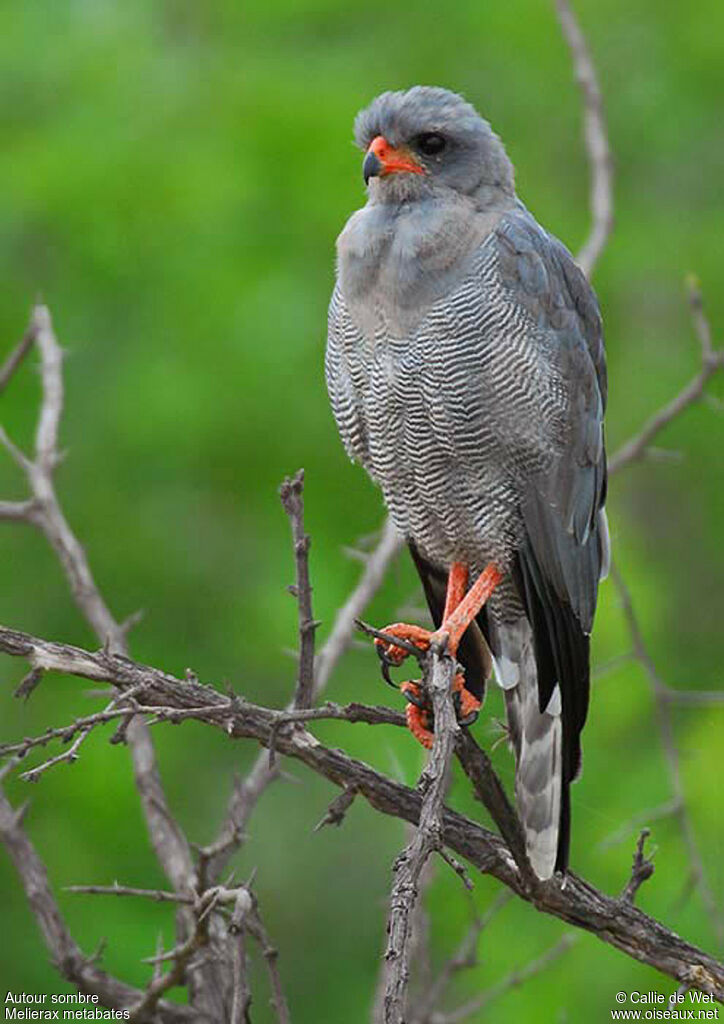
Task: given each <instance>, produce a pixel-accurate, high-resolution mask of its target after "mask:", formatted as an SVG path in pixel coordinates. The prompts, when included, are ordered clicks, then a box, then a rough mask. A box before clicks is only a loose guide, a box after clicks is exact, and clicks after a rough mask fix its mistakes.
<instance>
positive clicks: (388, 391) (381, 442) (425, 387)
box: [364, 342, 522, 571]
mask: <svg viewBox="0 0 724 1024" xmlns="http://www.w3.org/2000/svg"><path fill="white" fill-rule="evenodd" d="M364 404H365V417H364V418H365V428H366V435H367V460H368V463H367V464H368V467H369V469H370V471H371V473H372V476H373V477H374V479H375V480H376V482H377V483H378V484H379V485H380V487H381V489H382V492H383V494H384V498H385V503H386V505H387V507H388V509H389V511H390V514H391V516H392V519H393V521H394V522H395V525H396V526H397V528H398V529H399V530H400V531H401V532H402V533H403V534H404V535H405V536H406V537H407V538H409V539H411V540H413V541H414V542H415V544H416V545H417V547H418V548H420V550H421V551H422V552H423V554H425V555H426V557H427V558H428V559H430V560H431V561H432V562H434V563H436V564H439V565H441V566H445V567H446V566H449V565H450V563H451V562H453V561H464V562H466V563H467V564H468V565H470V566H471V568H473V570H477V571H482V569H483V568H484V567H485V566H486V565H487V564H488V563H489V562H491V561H494V562H496V563H497V564H500V565H501V567H503V566H505V565H507V563H508V562H509V560H510V557H511V555H512V553H513V551H514V550H515V548H516V546H517V543H518V541H519V538H520V533H521V528H522V522H521V516H520V511H519V487H518V480H517V474H516V471H515V469H516V468H515V465H514V464H513V461H512V460H511V458H510V457H509V454H508V452H507V450H506V444H505V438H504V436H501V427H500V425H498V424H496V422H495V418H494V417H492V418H491V419H490V420H486V417H485V410H484V409H483V410H481V409H479V408H478V409H476V411H475V412H476V414H475V416H474V419H473V420H472V421H471V422H469V423H468V422H466V421H465V417H464V415H462V414H461V412H460V411H457V412H456V409H455V407H454V403H451V402H450V395H449V393H446V389H445V388H444V387H442V388H441V387H440V381H439V379H438V377H437V374H436V373H435V372H434V365H431V364H430V362H429V360H426V359H425V354H424V353H422V352H421V351H420V350H419V349H416V348H414V347H412V346H409V345H403V344H402V343H400V344H399V345H396V343H394V342H393V343H390V344H388V345H386V346H385V347H384V349H378V351H377V353H376V356H375V360H374V366H373V368H372V373H371V375H370V379H369V386H368V389H367V394H366V400H365V403H364Z"/></svg>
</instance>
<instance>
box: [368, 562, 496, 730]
mask: <svg viewBox="0 0 724 1024" xmlns="http://www.w3.org/2000/svg"><path fill="white" fill-rule="evenodd" d="M502 578H503V574H502V573H501V572H500V570H499V569H498V568H497V567H496V566H495V565H493V564H490V565H489V566H488V567H487V568H486V569H485V570H484V572H482V573H481V574H480V576H479V577H478V578H477V579H476V581H475V583H474V584H473V585H472V587H471V588H470V589H469V590H467V584H468V569H467V566H466V565H464V564H463V563H462V562H454V563H453V564H452V566H451V567H450V573H449V576H448V584H447V596H446V600H445V611H444V612H443V617H442V623H441V624H440V628H439V629H437V630H436V631H435V632H434V633H431V632H430V630H428V629H423V628H422V627H421V626H411V625H409V624H408V623H406V622H396V623H394V624H393V625H391V626H387V627H386V629H384V630H383V632H384V633H389V634H391V635H392V636H394V637H396V638H397V639H399V640H402V641H405V642H406V643H407V644H408V645H409V644H412V645H413V646H414V647H416V648H418V649H419V650H420V651H422V652H424V651H427V650H429V649H430V646H431V645H432V644H434V643H437V644H439V645H440V647H441V648H442V649H447V652H448V654H450V655H451V657H453V658H454V657H455V655H456V654H457V649H458V645H459V643H460V640H461V639H462V636H463V634H464V633H465V630H466V629H467V628H468V626H469V625H470V623H471V622H472V621H473V619H474V618H475V616H476V615H477V614H478V612H479V611H480V609H481V608H482V606H483V605H484V604H485V602H486V601H487V600H488V598H489V597H490V595H491V594H492V593H493V591H494V590H495V588H496V587H497V585H498V584H499V583H500V581H501V580H502ZM466 591H467V592H466ZM375 648H376V650H377V653H378V655H379V656H380V659H381V661H382V675H383V676H384V678H385V679H386V680H387V682H388V683H390V684H391V685H393V686H394V683H393V682H392V680H391V679H390V674H389V669H390V666H391V665H401V664H402V662H403V661H404V660H405V658H407V657H409V655H410V654H411V653H413V652H411V651H410V650H409V647H408V648H405V647H401V646H398V645H397V644H395V643H390V642H388V641H386V640H381V639H379V638H377V639H376V640H375ZM401 689H402V692H403V694H404V695H405V697H407V699H408V701H409V706H408V708H407V724H408V726H409V728H410V731H411V732H412V733H413V735H414V736H416V737H417V739H418V740H419V741H420V743H422V745H423V746H424V747H428V748H429V747H431V746H432V731H431V730H432V725H433V722H432V708H431V707H430V704H429V701H427V700H426V699H425V697H424V696H423V694H422V692H421V689H420V687H419V686H418V685H417V684H416V683H414V682H408V683H403V684H402V687H401ZM452 689H453V699H454V701H455V708H456V711H457V714H458V720H459V721H460V723H461V724H462V725H469V724H470V723H471V722H474V721H475V719H476V718H477V714H478V711H479V709H480V701H479V700H478V699H477V697H474V696H473V694H472V693H471V692H470V691H469V690H467V689H466V688H465V681H464V677H463V676H462V675H461V674H458V675H456V676H455V679H454V681H453V687H452Z"/></svg>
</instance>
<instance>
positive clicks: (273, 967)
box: [246, 898, 290, 1024]
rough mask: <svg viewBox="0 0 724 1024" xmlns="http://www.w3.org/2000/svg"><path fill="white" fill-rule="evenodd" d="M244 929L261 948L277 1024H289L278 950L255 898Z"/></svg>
mask: <svg viewBox="0 0 724 1024" xmlns="http://www.w3.org/2000/svg"><path fill="white" fill-rule="evenodd" d="M246 928H247V930H248V932H249V934H250V935H252V936H253V938H254V939H255V940H256V941H257V942H258V943H259V947H260V948H261V952H262V956H263V957H264V960H265V961H266V966H267V971H268V973H269V983H270V986H271V1003H272V1007H273V1008H274V1012H275V1014H276V1018H277V1021H278V1024H290V1017H289V1008H288V1006H287V1001H286V998H285V996H284V990H283V988H282V982H281V977H280V974H279V965H278V962H277V961H278V957H279V950H278V949H277V948H276V946H275V945H274V944H273V943H272V941H271V939H270V938H269V934H268V932H267V930H266V928H265V927H264V923H263V921H262V919H261V915H260V914H259V904H258V901H257V900H256V898H255V899H254V905H253V907H252V908H251V910H250V911H249V914H248V917H247V922H246Z"/></svg>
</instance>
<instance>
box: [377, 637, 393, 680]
mask: <svg viewBox="0 0 724 1024" xmlns="http://www.w3.org/2000/svg"><path fill="white" fill-rule="evenodd" d="M375 650H376V651H377V657H378V658H379V659H380V663H381V664H380V671H381V672H382V678H383V679H384V681H385V682H386V683H387V685H388V686H391V687H392V689H393V690H396V689H397V683H395V681H394V680H393V679H392V677H391V676H390V668H392V667H393V666H394V664H395V662H394V661H393V660H392V658H390V657H388V655H387V650H386V648H384V647H383V646H382V644H375Z"/></svg>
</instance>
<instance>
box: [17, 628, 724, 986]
mask: <svg viewBox="0 0 724 1024" xmlns="http://www.w3.org/2000/svg"><path fill="white" fill-rule="evenodd" d="M0 650H2V651H5V653H7V654H10V655H13V656H15V657H22V658H26V659H27V660H29V661H30V662H31V664H37V665H38V666H41V667H43V668H44V669H46V670H47V671H53V670H57V671H60V672H63V673H65V674H69V675H76V676H79V677H80V678H84V679H95V680H97V681H101V682H109V683H112V684H113V685H114V686H116V687H118V688H119V689H125V688H130V687H135V688H136V689H135V691H134V692H135V693H136V694H137V695H138V699H139V701H142V702H143V704H144V705H145V706H147V707H152V706H154V705H159V706H160V707H164V708H166V707H178V708H182V709H183V708H208V707H209V706H211V705H218V708H219V710H218V712H213V713H212V712H210V711H208V710H206V711H198V712H196V715H195V717H197V719H198V720H199V721H202V722H206V723H207V724H208V725H211V726H213V727H214V728H216V729H219V730H220V731H222V732H223V733H224V735H226V736H229V737H232V738H241V737H249V738H253V739H255V740H257V741H258V742H260V743H261V744H263V745H266V746H268V744H269V742H270V739H271V733H272V729H273V726H274V722H275V718H276V715H278V714H279V712H276V711H272V710H271V709H268V708H262V707H259V706H258V705H255V704H251V703H249V702H239V701H237V702H234V701H232V700H230V698H229V697H228V696H226V695H225V694H222V693H219V692H218V691H216V690H213V689H212V688H211V687H209V686H204V685H202V684H201V683H193V682H187V681H185V680H182V679H177V678H175V677H174V676H172V675H170V674H168V673H165V672H162V671H160V670H158V669H154V668H151V667H150V666H147V665H141V664H139V663H137V662H133V661H131V660H130V659H128V658H118V657H114V656H112V655H109V654H108V653H106V652H105V651H100V652H96V653H93V652H91V651H87V650H83V649H82V648H77V647H70V646H68V645H66V644H57V643H51V642H49V641H45V640H41V639H39V638H37V637H32V636H29V635H28V634H26V633H21V632H18V631H17V630H8V629H5V628H2V627H0ZM277 747H278V749H279V752H280V753H281V754H284V755H285V756H287V757H292V758H295V759H296V760H298V761H301V762H302V763H304V764H305V765H307V766H308V767H309V768H310V769H311V770H312V771H314V772H316V773H317V774H319V775H322V776H323V777H325V778H327V779H329V780H330V781H331V782H332V783H334V785H336V786H339V787H340V788H341V789H344V788H345V787H354V788H355V789H356V791H357V792H358V793H359V795H360V796H363V797H364V798H365V799H366V800H368V801H369V803H370V804H371V805H372V806H373V807H374V808H376V809H377V810H378V811H380V812H382V813H383V814H390V815H393V816H394V817H397V818H402V819H403V820H404V821H409V822H411V823H412V824H417V823H418V821H419V820H420V811H421V805H422V797H421V795H420V793H419V792H416V791H414V790H411V789H409V788H408V787H407V786H403V785H401V784H399V783H396V782H393V781H392V780H391V779H389V778H387V777H386V776H384V775H382V774H381V773H379V772H377V771H375V770H374V769H372V768H370V767H369V766H368V765H366V764H364V763H363V762H361V761H358V760H356V759H354V758H351V757H348V756H347V755H346V754H344V753H343V752H342V751H340V750H334V749H331V748H329V747H325V746H324V744H322V743H320V742H319V741H318V740H317V739H316V738H315V737H313V736H311V735H310V734H309V733H308V732H306V731H305V730H303V729H295V730H290V731H289V732H285V731H283V730H282V731H280V732H279V733H278V736H277ZM264 759H265V761H266V755H264ZM433 834H434V829H433ZM442 837H443V841H444V843H445V845H446V846H447V847H448V848H449V849H451V850H453V851H454V852H455V853H456V854H457V855H458V856H460V857H464V858H465V859H466V860H467V861H468V862H469V863H470V864H471V865H473V866H475V867H476V868H477V869H478V870H479V871H482V872H484V873H487V874H491V875H493V876H494V877H495V878H497V879H498V880H499V881H501V882H502V883H503V884H504V885H506V886H507V887H508V888H509V889H511V890H512V891H513V892H514V893H516V894H517V895H518V896H520V897H521V898H522V899H524V900H526V901H530V902H533V903H534V904H535V906H536V907H537V908H538V910H540V911H542V912H545V913H548V914H551V915H553V916H554V917H558V918H560V919H561V920H563V921H565V922H567V923H568V924H572V925H574V926H575V927H577V928H583V929H585V930H587V931H590V932H591V933H592V934H594V935H596V936H597V937H598V938H599V939H601V940H602V941H604V942H606V943H608V944H610V945H612V946H614V947H616V948H617V949H619V950H621V951H623V952H624V953H626V954H627V955H628V956H631V957H633V958H634V959H636V960H639V961H641V962H642V963H647V964H649V965H650V966H652V967H655V968H656V969H657V970H659V971H662V972H663V973H664V974H668V975H669V976H670V977H672V978H675V979H676V981H677V982H679V983H690V982H691V983H692V985H693V987H696V988H698V989H700V990H702V991H705V992H710V993H711V994H713V995H716V997H717V998H719V999H724V965H722V964H720V963H719V962H718V961H717V960H716V959H714V957H712V956H710V955H709V954H707V953H705V952H704V951H703V950H702V949H699V948H697V947H695V946H692V945H690V944H689V943H687V942H685V941H683V940H682V939H681V938H679V936H678V935H676V934H674V933H673V932H672V931H670V930H669V929H668V928H666V927H665V926H664V925H662V924H660V923H659V922H658V921H656V920H654V918H652V917H649V916H648V915H647V914H644V913H643V912H642V911H640V910H639V909H638V908H637V907H635V906H633V907H632V906H630V905H629V904H626V903H623V902H622V901H621V900H619V899H614V898H612V897H609V896H606V895H605V894H604V893H602V892H600V891H599V890H597V889H595V888H593V886H591V885H589V884H588V883H587V882H585V881H584V880H582V879H580V878H578V877H577V876H576V875H575V874H574V873H573V872H569V873H568V874H567V876H566V884H565V886H561V885H560V884H559V883H558V882H557V881H556V880H555V879H554V880H552V881H550V882H547V883H543V884H541V885H540V886H539V887H538V890H537V891H536V892H535V893H534V894H533V893H531V892H530V889H529V888H528V886H527V885H525V883H524V881H523V879H522V877H521V874H520V872H519V871H518V869H517V867H516V866H515V865H514V863H513V860H512V856H511V854H510V851H509V850H508V847H507V846H506V845H505V843H504V842H503V841H502V840H501V839H500V838H499V837H498V836H496V835H494V834H493V833H492V832H490V831H488V830H487V829H485V828H483V827H482V826H480V825H478V824H477V823H476V822H473V821H471V820H470V819H469V818H465V817H464V816H462V815H460V814H456V813H455V812H454V811H451V810H447V809H445V810H443V814H442ZM692 979H693V980H692Z"/></svg>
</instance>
